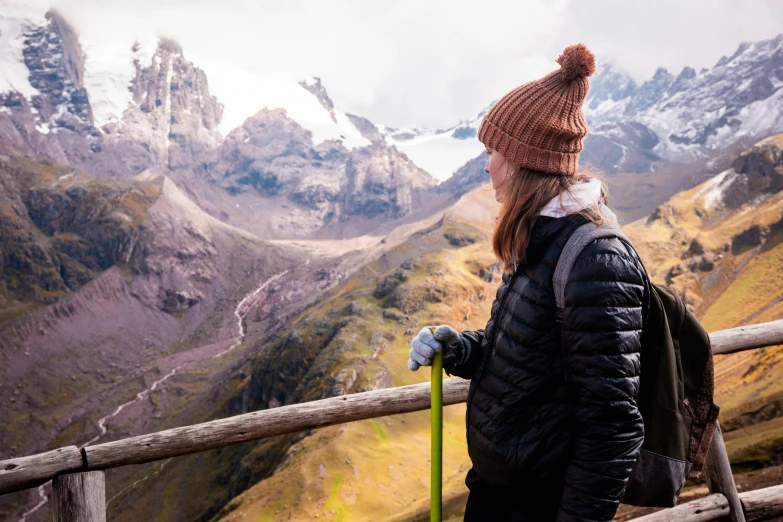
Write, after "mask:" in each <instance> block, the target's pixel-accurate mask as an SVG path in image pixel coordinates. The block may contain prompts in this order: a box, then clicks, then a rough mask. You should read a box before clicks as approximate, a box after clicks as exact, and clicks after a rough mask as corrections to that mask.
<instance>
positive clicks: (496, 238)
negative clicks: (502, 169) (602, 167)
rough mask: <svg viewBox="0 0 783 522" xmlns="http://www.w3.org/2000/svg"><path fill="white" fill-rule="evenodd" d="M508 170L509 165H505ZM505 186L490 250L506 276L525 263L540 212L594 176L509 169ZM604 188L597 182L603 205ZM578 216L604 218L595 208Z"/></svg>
mask: <svg viewBox="0 0 783 522" xmlns="http://www.w3.org/2000/svg"><path fill="white" fill-rule="evenodd" d="M509 166H510V165H509ZM512 168H513V169H514V172H511V173H509V176H508V178H507V181H506V183H509V184H510V185H509V187H508V191H507V192H506V199H505V201H504V202H503V203H502V205H501V207H500V215H499V216H498V219H497V223H496V224H495V231H494V233H493V235H492V249H493V250H494V251H495V255H496V256H497V258H498V259H499V260H500V262H501V263H502V264H503V266H504V270H505V271H507V272H513V271H514V269H515V265H516V264H517V263H523V262H525V251H526V250H527V245H528V243H529V242H530V233H531V232H532V230H533V224H534V223H535V220H536V217H537V216H538V215H539V213H540V212H541V209H543V208H544V206H545V205H546V204H547V203H548V202H549V201H550V200H551V199H552V198H554V197H556V196H558V195H560V196H561V197H562V194H563V193H564V192H570V189H571V187H572V186H573V185H576V184H577V183H584V182H586V181H588V180H589V179H590V178H598V179H599V180H600V176H598V175H596V174H588V173H586V172H580V173H577V174H575V175H573V176H563V175H553V174H547V173H544V172H539V171H536V170H531V169H526V168H519V167H512ZM607 197H608V193H607V190H606V184H605V183H603V181H602V182H601V198H600V202H601V203H603V204H606V201H607ZM570 213H571V214H574V213H578V214H582V215H583V216H585V217H586V218H587V219H589V220H590V221H593V222H594V223H598V224H600V223H602V222H603V221H604V219H605V217H604V216H603V215H602V214H601V211H600V210H599V209H598V208H595V207H594V208H589V209H583V210H581V211H578V212H570Z"/></svg>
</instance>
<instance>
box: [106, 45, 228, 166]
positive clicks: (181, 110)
mask: <svg viewBox="0 0 783 522" xmlns="http://www.w3.org/2000/svg"><path fill="white" fill-rule="evenodd" d="M130 89H131V92H132V103H131V104H130V106H129V107H128V108H127V109H126V110H125V112H124V114H123V117H122V120H120V121H119V122H117V123H109V124H106V125H104V127H103V129H102V130H103V132H104V134H105V135H106V139H107V141H108V142H109V143H114V144H119V145H122V144H125V145H128V146H134V145H135V144H145V145H146V147H145V148H148V149H149V156H150V158H149V159H150V164H151V165H158V166H164V167H168V168H171V169H175V170H176V169H180V168H184V167H187V166H189V165H191V164H192V163H193V161H194V158H195V157H198V156H201V155H203V154H204V153H207V152H208V151H209V150H210V149H215V148H216V147H217V145H218V144H219V143H220V133H219V132H218V130H217V127H218V124H219V123H220V118H221V116H222V112H223V106H222V105H221V104H220V103H219V102H218V101H217V98H215V96H213V95H212V94H210V92H209V83H208V81H207V77H206V74H205V73H204V71H202V70H201V69H199V68H197V67H195V66H194V65H193V63H192V62H190V61H188V60H186V59H185V56H184V54H183V53H182V48H181V47H180V45H179V44H178V43H177V42H175V41H173V40H168V39H161V40H160V41H159V43H158V46H157V49H156V50H155V52H154V54H153V55H152V57H151V60H150V62H149V63H147V64H142V63H139V62H138V61H137V62H136V75H135V77H134V78H133V80H132V82H131V85H130Z"/></svg>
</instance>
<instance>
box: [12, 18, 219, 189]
mask: <svg viewBox="0 0 783 522" xmlns="http://www.w3.org/2000/svg"><path fill="white" fill-rule="evenodd" d="M18 23H19V26H20V27H22V28H23V29H22V31H23V33H22V35H23V36H22V38H23V42H22V44H23V48H22V60H23V63H24V66H25V67H26V70H27V71H28V74H29V83H30V86H31V88H32V89H33V91H32V92H34V93H33V94H31V95H30V96H25V95H24V94H22V93H19V92H15V91H9V92H5V93H0V153H6V154H9V153H24V154H31V155H35V156H42V157H45V158H48V159H51V160H53V161H56V162H58V163H62V164H68V165H72V166H75V167H78V168H80V169H83V170H86V171H88V172H90V173H93V174H95V175H97V176H102V177H107V176H108V177H127V176H132V175H136V174H138V173H140V172H142V171H144V170H145V169H147V168H150V167H155V168H158V169H170V170H178V169H184V168H194V166H196V165H199V164H201V163H203V162H204V161H206V160H208V159H209V158H210V155H214V151H215V150H216V148H217V146H218V145H219V143H220V134H219V133H218V131H217V125H218V123H219V122H220V117H221V115H222V110H223V108H222V106H221V105H220V104H219V103H218V102H217V100H216V98H215V97H214V96H212V95H211V94H210V92H209V85H208V82H207V78H206V75H205V74H204V72H203V71H202V70H200V69H198V68H196V67H195V66H194V65H193V64H192V63H191V62H188V61H187V60H186V59H185V58H184V56H183V54H182V49H181V48H180V47H179V46H178V45H177V44H176V43H174V42H172V41H169V40H161V41H160V42H159V43H158V44H157V48H156V49H155V51H154V53H153V54H152V56H147V57H144V56H143V54H138V53H136V51H137V50H138V45H139V44H138V43H137V44H135V45H134V49H133V53H132V54H133V56H134V57H135V61H134V63H133V68H134V70H135V76H134V77H133V78H132V80H131V82H130V84H129V85H128V86H127V88H128V89H129V90H130V91H131V97H130V103H129V105H128V106H127V108H125V110H124V113H123V114H122V117H121V119H120V120H119V121H113V122H110V123H107V124H104V125H103V126H102V128H100V129H98V128H96V127H95V122H94V119H93V109H92V105H91V100H90V93H89V92H88V90H87V89H86V88H85V70H84V69H85V65H84V64H85V58H84V53H83V51H82V48H81V45H80V43H79V40H78V36H77V35H76V34H75V33H74V31H73V29H72V28H71V27H70V26H69V25H68V23H67V22H66V21H65V20H64V19H63V18H62V17H61V16H60V15H58V14H57V13H56V12H49V13H47V14H46V17H45V19H44V20H43V21H37V22H35V21H33V20H20V21H19V22H18ZM141 58H146V60H148V61H147V62H146V63H143V62H142V61H140V60H141ZM121 59H122V57H118V60H121ZM115 80H116V81H120V79H118V78H115ZM112 88H114V89H118V88H119V89H121V88H122V87H120V86H118V85H112Z"/></svg>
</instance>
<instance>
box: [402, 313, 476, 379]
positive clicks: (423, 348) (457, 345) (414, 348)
mask: <svg viewBox="0 0 783 522" xmlns="http://www.w3.org/2000/svg"><path fill="white" fill-rule="evenodd" d="M432 329H433V327H432V326H425V327H424V328H422V329H421V331H420V332H419V333H418V334H417V335H416V337H414V338H413V340H412V341H411V351H410V353H409V356H410V359H408V368H410V369H411V370H412V371H414V372H415V371H416V370H418V369H419V367H420V366H432V359H433V357H435V354H436V353H437V352H440V351H441V350H443V351H444V352H443V356H444V357H446V356H447V355H448V356H451V357H453V358H455V359H457V360H461V359H462V356H463V346H462V339H461V337H462V336H461V335H460V334H459V332H457V331H456V330H455V329H454V328H452V327H451V326H448V325H445V324H444V325H441V326H438V327H437V328H435V329H434V332H433V330H432Z"/></svg>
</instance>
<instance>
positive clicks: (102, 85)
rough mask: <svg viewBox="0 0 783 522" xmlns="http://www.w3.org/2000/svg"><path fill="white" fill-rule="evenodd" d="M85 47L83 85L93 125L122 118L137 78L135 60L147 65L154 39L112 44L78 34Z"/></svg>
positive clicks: (148, 36) (130, 100) (152, 49)
mask: <svg viewBox="0 0 783 522" xmlns="http://www.w3.org/2000/svg"><path fill="white" fill-rule="evenodd" d="M79 40H80V42H81V44H82V48H83V49H84V54H85V60H84V87H85V88H86V89H87V97H88V98H89V100H90V105H91V106H92V114H93V119H94V121H95V127H97V128H99V129H100V128H101V127H103V126H104V125H106V124H107V123H113V122H117V121H119V120H120V119H122V114H123V112H125V109H127V108H128V107H129V106H130V105H131V104H132V103H133V93H132V92H131V90H130V86H131V82H132V81H133V79H134V78H135V77H136V65H135V64H136V63H138V64H139V65H140V66H141V67H146V66H148V65H149V64H150V62H151V60H152V56H153V54H154V53H155V49H156V48H157V38H156V37H154V36H151V35H146V36H144V37H139V38H138V39H137V42H136V44H133V45H131V44H129V43H127V42H122V43H124V44H126V45H123V46H120V45H121V43H120V44H115V45H112V44H111V43H109V42H106V41H100V42H99V41H91V40H88V39H86V38H83V37H81V38H80V39H79Z"/></svg>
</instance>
